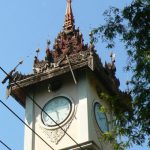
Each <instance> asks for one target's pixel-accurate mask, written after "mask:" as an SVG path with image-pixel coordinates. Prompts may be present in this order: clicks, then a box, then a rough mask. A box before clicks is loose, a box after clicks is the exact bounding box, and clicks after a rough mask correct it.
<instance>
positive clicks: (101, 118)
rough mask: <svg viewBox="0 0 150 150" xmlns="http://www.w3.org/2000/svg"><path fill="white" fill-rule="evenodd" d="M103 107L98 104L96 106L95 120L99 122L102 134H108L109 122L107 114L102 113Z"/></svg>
mask: <svg viewBox="0 0 150 150" xmlns="http://www.w3.org/2000/svg"><path fill="white" fill-rule="evenodd" d="M100 108H101V105H100V104H99V103H98V102H96V103H95V105H94V113H95V118H96V121H97V124H98V126H99V128H100V130H101V131H102V132H107V131H108V130H109V129H108V121H107V117H106V114H105V113H104V112H101V111H100Z"/></svg>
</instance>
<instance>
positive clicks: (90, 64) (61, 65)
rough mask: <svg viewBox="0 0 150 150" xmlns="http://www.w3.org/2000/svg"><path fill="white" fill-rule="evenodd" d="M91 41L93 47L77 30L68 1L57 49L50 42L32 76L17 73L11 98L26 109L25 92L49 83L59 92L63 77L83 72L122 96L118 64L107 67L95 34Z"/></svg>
mask: <svg viewBox="0 0 150 150" xmlns="http://www.w3.org/2000/svg"><path fill="white" fill-rule="evenodd" d="M90 38H91V42H90V44H89V45H87V44H84V40H83V35H82V33H81V32H80V30H79V28H75V25H74V16H73V13H72V7H71V0H68V1H67V9H66V14H65V22H64V26H63V30H62V31H61V32H60V33H59V34H58V36H57V37H56V39H55V42H54V45H53V48H52V49H51V48H50V41H49V40H48V42H47V48H46V54H45V58H44V59H43V60H39V58H38V56H36V57H35V60H34V64H33V73H32V74H29V75H22V74H21V73H18V72H15V73H14V74H13V75H12V78H13V79H11V80H10V82H9V86H8V89H9V90H10V89H11V95H12V96H13V97H14V98H15V99H16V100H17V101H18V102H19V103H20V104H21V105H22V106H25V98H26V93H24V90H25V89H28V88H30V87H33V86H35V85H38V84H41V82H46V81H49V82H50V84H51V86H52V87H51V90H55V88H57V86H59V85H57V80H58V79H59V78H61V76H63V75H65V74H68V73H70V72H71V73H72V75H74V73H75V72H80V71H81V70H83V68H84V69H87V70H91V71H92V72H93V73H94V74H95V75H96V76H97V77H98V78H99V80H100V81H101V82H102V83H103V85H104V86H105V88H106V89H107V90H108V91H110V92H111V93H113V94H117V93H120V90H119V85H120V83H119V80H118V79H117V78H116V76H115V71H116V68H115V64H114V60H112V62H111V63H108V64H107V63H106V64H105V67H104V66H103V64H102V63H101V60H100V58H99V56H98V55H97V53H96V50H95V48H94V44H93V37H92V34H91V35H90ZM38 51H39V50H37V52H38ZM74 80H75V78H74ZM16 83H17V85H16ZM75 84H76V81H75ZM18 85H19V86H18Z"/></svg>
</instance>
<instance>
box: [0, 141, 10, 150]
mask: <svg viewBox="0 0 150 150" xmlns="http://www.w3.org/2000/svg"><path fill="white" fill-rule="evenodd" d="M0 143H1V144H2V145H3V146H5V147H6V148H7V149H8V150H12V149H11V148H10V147H8V145H6V144H5V143H4V142H3V141H1V140H0Z"/></svg>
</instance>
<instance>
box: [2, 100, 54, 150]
mask: <svg viewBox="0 0 150 150" xmlns="http://www.w3.org/2000/svg"><path fill="white" fill-rule="evenodd" d="M0 102H1V103H2V104H3V106H5V107H6V108H7V109H8V110H9V111H10V112H11V113H12V114H13V115H15V116H16V117H17V118H18V119H19V120H20V121H21V122H22V123H23V124H24V125H26V126H27V127H28V128H29V129H30V130H31V131H32V132H33V133H34V134H35V135H37V136H38V137H39V138H40V139H41V140H42V141H43V142H44V143H45V144H46V145H47V146H49V147H50V148H51V149H52V150H54V149H53V148H52V147H51V146H50V145H49V144H48V143H47V142H46V141H45V140H44V139H43V138H42V137H41V136H40V135H39V134H37V133H36V132H35V131H34V130H33V129H32V128H31V127H30V126H29V125H28V124H26V123H25V122H24V121H23V120H22V119H21V118H20V117H19V116H18V115H17V114H16V113H15V112H14V111H13V110H12V109H11V108H10V107H8V106H7V105H6V104H5V103H4V102H2V100H0ZM10 150H11V149H10Z"/></svg>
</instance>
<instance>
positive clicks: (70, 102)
mask: <svg viewBox="0 0 150 150" xmlns="http://www.w3.org/2000/svg"><path fill="white" fill-rule="evenodd" d="M60 97H62V98H65V99H66V100H67V101H68V102H69V104H70V111H69V113H68V115H67V117H66V118H65V119H64V120H63V121H61V122H60V123H57V124H56V125H47V124H45V123H44V119H43V110H44V108H45V107H46V105H47V104H48V103H50V102H52V101H54V100H55V99H56V98H60ZM43 110H42V111H41V120H42V123H43V124H44V125H45V126H47V127H57V126H58V125H62V124H63V123H64V122H65V121H66V120H67V119H68V118H69V116H70V114H71V112H72V101H71V100H70V99H69V98H68V97H66V96H56V97H54V98H52V99H50V100H49V101H48V102H47V103H46V104H45V105H44V107H43ZM54 123H55V122H54Z"/></svg>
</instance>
